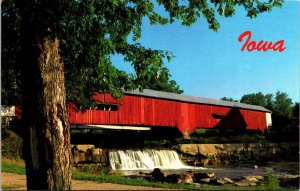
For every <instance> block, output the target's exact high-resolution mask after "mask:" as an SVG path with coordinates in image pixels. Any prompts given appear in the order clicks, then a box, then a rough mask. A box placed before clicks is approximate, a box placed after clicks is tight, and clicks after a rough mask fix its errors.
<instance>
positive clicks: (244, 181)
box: [234, 179, 256, 187]
mask: <svg viewBox="0 0 300 191" xmlns="http://www.w3.org/2000/svg"><path fill="white" fill-rule="evenodd" d="M234 184H235V185H236V186H241V187H244V186H255V185H256V182H252V181H249V180H247V179H242V180H239V181H237V182H235V183H234Z"/></svg>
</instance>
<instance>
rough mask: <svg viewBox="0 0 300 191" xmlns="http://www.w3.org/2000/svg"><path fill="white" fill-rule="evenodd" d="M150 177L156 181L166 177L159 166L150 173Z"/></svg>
mask: <svg viewBox="0 0 300 191" xmlns="http://www.w3.org/2000/svg"><path fill="white" fill-rule="evenodd" d="M151 175H152V177H153V178H154V179H155V180H158V181H164V180H165V177H166V173H165V172H164V171H162V170H161V169H159V168H155V169H154V170H153V171H152V173H151Z"/></svg>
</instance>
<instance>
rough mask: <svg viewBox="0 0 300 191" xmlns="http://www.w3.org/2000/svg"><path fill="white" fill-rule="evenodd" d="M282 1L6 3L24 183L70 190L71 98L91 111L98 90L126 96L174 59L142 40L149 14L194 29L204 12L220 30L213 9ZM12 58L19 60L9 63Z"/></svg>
mask: <svg viewBox="0 0 300 191" xmlns="http://www.w3.org/2000/svg"><path fill="white" fill-rule="evenodd" d="M282 2H283V0H270V1H267V2H266V1H263V2H260V1H251V0H247V1H231V0H226V1H217V0H211V1H210V3H208V1H206V0H202V1H187V2H181V1H180V2H179V1H177V0H171V1H165V0H157V3H156V4H154V3H152V2H151V1H142V0H137V1H127V0H123V1H119V0H110V1H94V0H89V1H81V0H78V1H63V0H43V1H41V0H27V1H23V0H4V1H2V10H3V11H2V20H3V23H4V24H5V25H3V28H6V29H5V30H4V32H5V34H4V35H8V34H9V33H10V32H15V35H13V36H16V39H17V41H15V42H14V40H16V39H14V38H13V37H11V38H8V39H7V40H8V41H9V42H7V43H5V44H3V45H2V48H3V50H4V51H5V54H7V55H6V56H5V57H4V58H5V59H4V60H3V61H2V62H7V65H9V63H11V65H12V66H13V67H12V71H14V72H15V74H14V75H15V76H14V77H15V78H16V79H17V80H16V82H18V81H19V80H20V81H21V83H20V85H21V89H22V119H23V126H24V127H23V128H24V129H25V132H26V133H25V138H24V140H25V142H26V143H25V144H24V145H25V147H26V148H25V150H26V151H25V161H26V175H27V188H28V189H60V190H61V189H70V185H71V161H70V132H69V126H68V120H67V111H66V98H67V99H68V100H72V101H73V102H74V103H76V104H77V105H80V106H82V108H87V107H89V106H90V105H91V104H92V103H93V101H92V99H91V97H92V96H93V93H94V92H110V93H111V94H112V95H113V96H114V97H121V96H122V91H123V90H130V89H135V88H139V89H143V88H145V87H147V84H149V83H150V82H151V80H153V76H155V75H157V74H160V73H161V72H163V71H165V72H166V70H165V69H164V66H163V63H164V62H165V61H166V60H169V59H170V55H169V53H168V52H166V51H162V50H153V49H149V48H146V47H144V46H143V45H141V44H140V43H138V40H139V38H140V36H141V33H142V31H141V25H142V19H143V18H144V17H146V18H148V19H149V20H150V23H151V24H153V25H154V24H163V25H164V24H168V23H172V22H174V21H175V20H176V19H178V20H181V21H182V24H183V25H186V26H189V25H191V24H192V23H194V22H196V20H197V19H198V18H199V17H200V16H202V17H203V18H205V19H206V20H207V22H208V25H209V28H210V29H212V30H214V31H217V29H218V28H219V23H218V22H217V20H216V13H215V12H217V14H219V15H221V16H225V17H230V16H232V15H233V14H234V13H235V6H243V7H244V8H245V10H246V12H247V16H248V17H251V18H254V17H256V16H257V15H258V14H259V13H262V12H265V11H270V10H271V9H272V8H273V7H280V6H281V5H282ZM155 6H162V7H164V9H165V11H166V13H168V16H167V17H163V16H162V15H160V14H159V13H158V12H156V11H155V10H156V9H155ZM13 18H17V19H13ZM9 21H12V22H14V23H9ZM13 26H15V27H13ZM129 37H132V40H133V42H131V41H129V40H128V39H129ZM18 42H19V43H20V44H18ZM10 43H12V44H10ZM11 47H13V48H11ZM18 47H20V48H18ZM113 54H121V55H124V58H125V61H127V62H130V63H132V66H133V68H134V69H135V73H133V74H127V73H126V72H124V71H121V70H119V69H117V68H116V67H114V65H113V64H112V62H111V55H113ZM12 55H15V56H16V58H17V59H15V60H12V59H11V58H13V56H12ZM18 61H19V62H18ZM19 74H20V76H19ZM167 76H168V75H167ZM164 78H166V77H164ZM154 79H155V78H154ZM172 84H173V85H175V84H174V82H173V83H172ZM175 86H176V85H175Z"/></svg>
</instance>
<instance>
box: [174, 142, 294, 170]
mask: <svg viewBox="0 0 300 191" xmlns="http://www.w3.org/2000/svg"><path fill="white" fill-rule="evenodd" d="M176 150H177V151H178V152H179V153H180V154H181V155H182V158H183V159H185V160H188V161H187V162H189V163H190V162H191V161H189V160H193V159H195V161H194V162H196V163H197V162H198V163H199V164H200V165H206V163H209V161H210V160H211V161H213V162H211V163H214V162H215V163H222V162H223V163H231V162H243V161H245V162H246V161H247V162H249V161H263V162H267V161H274V160H285V161H298V160H299V145H298V144H297V143H249V144H180V145H178V146H177V148H176ZM205 159H206V160H205ZM197 160H198V161H197Z"/></svg>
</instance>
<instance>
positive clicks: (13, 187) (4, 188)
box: [2, 185, 18, 190]
mask: <svg viewBox="0 0 300 191" xmlns="http://www.w3.org/2000/svg"><path fill="white" fill-rule="evenodd" d="M15 188H18V187H17V186H5V185H2V190H12V189H15Z"/></svg>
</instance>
